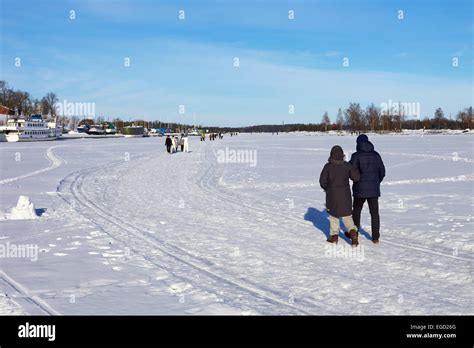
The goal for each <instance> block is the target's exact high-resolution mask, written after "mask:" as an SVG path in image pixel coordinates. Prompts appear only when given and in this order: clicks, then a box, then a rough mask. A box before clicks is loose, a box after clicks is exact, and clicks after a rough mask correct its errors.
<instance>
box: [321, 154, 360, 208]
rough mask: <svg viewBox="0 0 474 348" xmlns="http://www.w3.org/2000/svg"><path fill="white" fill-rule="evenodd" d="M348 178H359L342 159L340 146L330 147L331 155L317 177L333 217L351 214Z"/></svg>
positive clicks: (352, 168)
mask: <svg viewBox="0 0 474 348" xmlns="http://www.w3.org/2000/svg"><path fill="white" fill-rule="evenodd" d="M349 179H351V180H353V181H354V182H356V181H357V180H359V172H358V171H357V169H356V168H354V167H353V166H351V165H350V164H349V163H348V162H346V161H344V152H343V151H342V148H341V147H340V146H334V147H333V148H332V149H331V156H330V157H329V160H328V163H326V165H325V166H324V168H323V170H322V171H321V175H320V177H319V184H320V185H321V187H322V188H323V190H324V191H326V209H327V211H328V213H329V214H330V215H332V216H334V217H343V216H349V215H352V197H351V187H350V185H349Z"/></svg>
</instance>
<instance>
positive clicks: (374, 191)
mask: <svg viewBox="0 0 474 348" xmlns="http://www.w3.org/2000/svg"><path fill="white" fill-rule="evenodd" d="M349 162H350V163H351V164H352V166H353V167H354V168H356V169H357V170H358V171H359V172H360V180H359V181H358V182H354V185H353V186H352V194H353V196H354V197H355V198H374V197H380V183H381V182H382V180H383V178H384V177H385V166H384V164H383V161H382V158H381V157H380V155H379V154H378V152H377V151H374V145H373V144H372V143H371V142H370V141H365V142H360V143H358V144H357V152H355V153H353V154H352V157H351V160H350V161H349Z"/></svg>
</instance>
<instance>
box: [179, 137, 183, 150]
mask: <svg viewBox="0 0 474 348" xmlns="http://www.w3.org/2000/svg"><path fill="white" fill-rule="evenodd" d="M179 145H180V146H181V152H184V134H181V139H179Z"/></svg>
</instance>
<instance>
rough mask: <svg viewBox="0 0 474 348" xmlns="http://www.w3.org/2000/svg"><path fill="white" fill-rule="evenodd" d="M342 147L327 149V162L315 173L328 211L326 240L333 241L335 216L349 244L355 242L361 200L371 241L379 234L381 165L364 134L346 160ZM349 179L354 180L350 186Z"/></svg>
mask: <svg viewBox="0 0 474 348" xmlns="http://www.w3.org/2000/svg"><path fill="white" fill-rule="evenodd" d="M344 157H345V156H344V151H343V150H342V148H341V147H340V146H338V145H336V146H334V147H333V148H332V149H331V154H330V156H329V159H328V163H326V165H325V166H324V168H323V170H322V171H321V175H320V177H319V183H320V185H321V187H322V188H323V190H324V191H325V192H326V210H327V212H328V214H329V225H330V235H329V238H328V240H327V241H328V242H329V243H337V242H338V237H339V228H340V227H339V219H342V221H343V223H344V225H345V226H346V228H347V231H348V232H345V233H344V235H345V236H346V237H348V238H349V239H350V240H351V244H352V246H357V245H359V240H358V235H359V233H358V232H359V230H360V214H361V211H362V208H363V206H364V203H365V201H367V202H368V204H369V210H370V217H371V225H372V242H373V243H375V244H376V243H378V242H379V238H380V216H379V202H378V198H379V197H380V183H381V182H382V180H383V178H384V177H385V166H384V164H383V161H382V158H381V157H380V155H379V153H378V152H377V151H375V150H374V145H373V144H372V143H371V142H370V141H369V138H368V137H367V135H365V134H361V135H359V136H358V137H357V152H355V153H353V154H352V156H351V159H350V161H349V162H346V161H344ZM349 179H350V180H352V181H353V182H354V184H353V186H352V195H353V196H354V201H352V197H351V187H350V185H349Z"/></svg>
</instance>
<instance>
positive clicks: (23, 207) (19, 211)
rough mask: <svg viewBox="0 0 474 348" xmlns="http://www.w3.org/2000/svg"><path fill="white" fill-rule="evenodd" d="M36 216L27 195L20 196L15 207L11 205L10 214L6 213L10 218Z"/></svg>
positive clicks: (21, 218) (33, 217)
mask: <svg viewBox="0 0 474 348" xmlns="http://www.w3.org/2000/svg"><path fill="white" fill-rule="evenodd" d="M37 217H38V215H37V214H36V209H35V206H34V204H33V203H31V202H30V198H29V197H28V196H20V197H19V198H18V203H17V204H16V207H13V208H12V211H11V214H9V215H8V219H10V220H28V219H36V218H37Z"/></svg>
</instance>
